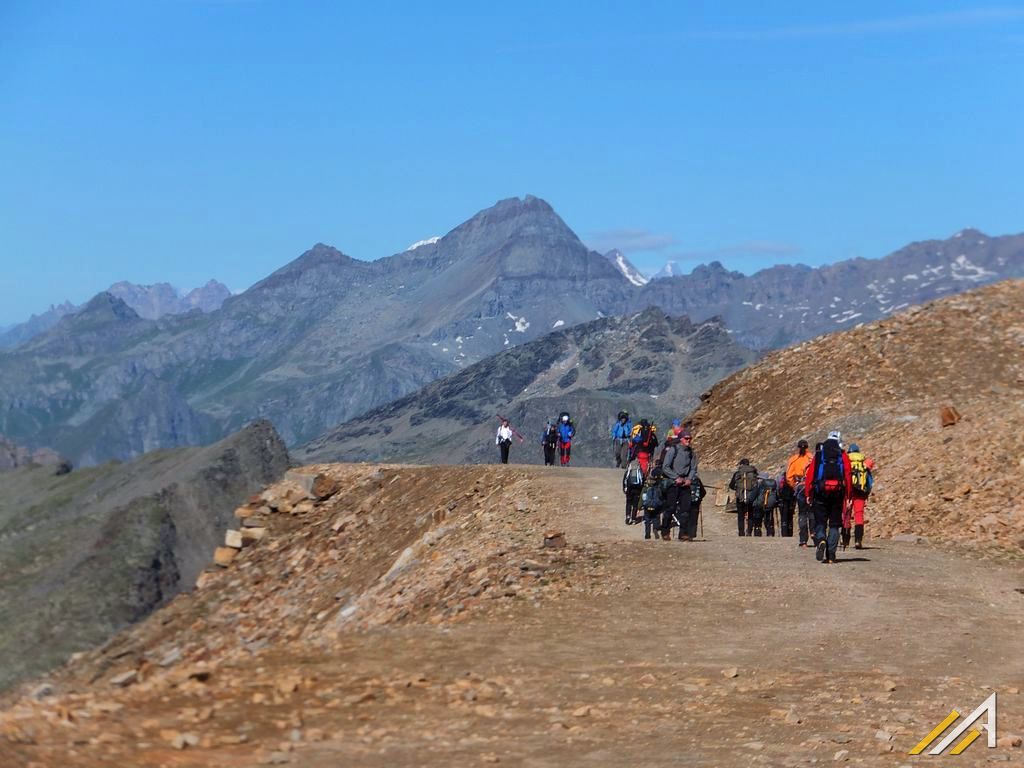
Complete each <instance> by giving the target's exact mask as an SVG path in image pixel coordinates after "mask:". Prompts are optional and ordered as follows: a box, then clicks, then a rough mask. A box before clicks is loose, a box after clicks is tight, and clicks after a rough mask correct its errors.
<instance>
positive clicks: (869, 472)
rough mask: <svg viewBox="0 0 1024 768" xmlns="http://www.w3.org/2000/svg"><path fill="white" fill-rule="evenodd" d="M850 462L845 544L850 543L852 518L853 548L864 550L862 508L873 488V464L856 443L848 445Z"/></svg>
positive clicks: (865, 504)
mask: <svg viewBox="0 0 1024 768" xmlns="http://www.w3.org/2000/svg"><path fill="white" fill-rule="evenodd" d="M846 458H847V459H848V460H849V462H850V496H849V499H848V500H847V502H846V503H847V507H848V509H847V513H846V517H847V519H846V524H845V525H844V526H843V536H844V538H845V542H846V543H847V544H849V541H850V520H849V518H850V517H851V516H852V517H853V548H854V549H863V548H864V508H865V507H866V506H867V503H868V496H870V495H871V489H872V488H873V487H874V484H875V479H874V468H875V462H874V461H873V460H871V459H869V458H868V457H867V456H865V455H864V454H863V453H861V451H860V447H859V446H858V445H857V444H856V443H850V450H849V451H848V452H847V454H846Z"/></svg>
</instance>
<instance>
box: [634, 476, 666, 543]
mask: <svg viewBox="0 0 1024 768" xmlns="http://www.w3.org/2000/svg"><path fill="white" fill-rule="evenodd" d="M664 482H665V477H664V475H663V474H662V472H661V467H655V468H654V469H652V470H651V471H650V472H649V473H648V474H647V476H646V478H645V479H644V487H643V490H642V491H641V492H640V507H641V508H642V509H643V512H644V538H645V539H649V538H651V533H652V532H653V533H654V538H655V539H660V538H661V515H662V512H663V510H664V508H665V491H664V487H663V486H664Z"/></svg>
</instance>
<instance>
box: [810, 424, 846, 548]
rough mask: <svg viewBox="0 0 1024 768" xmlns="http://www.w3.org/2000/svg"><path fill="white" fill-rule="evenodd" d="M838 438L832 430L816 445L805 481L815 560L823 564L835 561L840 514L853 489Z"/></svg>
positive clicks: (838, 435)
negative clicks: (824, 439)
mask: <svg viewBox="0 0 1024 768" xmlns="http://www.w3.org/2000/svg"><path fill="white" fill-rule="evenodd" d="M841 439H842V436H841V435H840V433H839V431H838V430H835V431H833V432H830V433H829V435H828V439H827V440H826V441H825V442H823V443H818V445H817V447H816V448H815V449H814V458H813V459H811V463H810V464H808V465H807V474H806V476H805V478H804V486H805V491H804V493H805V494H806V498H807V503H808V504H810V505H811V511H812V512H813V514H814V541H815V557H816V558H817V559H818V561H819V562H821V563H824V564H825V565H829V564H831V563H834V562H835V561H836V547H837V546H838V545H839V533H840V531H842V528H843V511H844V510H845V509H846V500H847V499H848V498H850V495H851V493H852V490H853V486H852V480H851V477H850V460H849V459H848V458H847V456H846V454H845V453H844V452H843V446H842V443H841V442H840V441H841ZM826 526H827V533H826Z"/></svg>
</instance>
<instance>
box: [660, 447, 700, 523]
mask: <svg viewBox="0 0 1024 768" xmlns="http://www.w3.org/2000/svg"><path fill="white" fill-rule="evenodd" d="M692 439H693V438H692V435H691V434H690V432H689V430H685V429H684V430H683V431H682V432H680V433H679V434H678V435H674V434H669V436H668V437H667V438H666V439H665V446H666V447H665V450H664V451H663V452H662V459H661V471H662V473H663V474H664V475H665V480H666V481H668V482H669V483H671V484H670V485H669V487H668V492H667V493H666V495H665V509H664V510H663V511H662V514H661V538H662V539H665V540H669V539H671V538H672V521H673V519H675V520H676V521H677V522H678V523H679V541H691V540H692V538H693V537H692V536H691V535H690V510H691V508H692V507H693V490H692V488H691V486H692V485H693V479H694V478H695V477H696V476H697V455H696V454H695V453H694V452H693V448H692V447H691V446H690V443H691V442H692Z"/></svg>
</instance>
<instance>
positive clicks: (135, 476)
mask: <svg viewBox="0 0 1024 768" xmlns="http://www.w3.org/2000/svg"><path fill="white" fill-rule="evenodd" d="M288 464H289V458H288V453H287V450H286V449H285V447H284V444H283V443H282V442H281V439H280V438H279V437H278V435H277V434H276V433H275V432H274V429H273V427H272V426H271V425H270V424H269V423H267V422H259V423H255V424H252V425H250V426H249V427H247V428H245V429H243V430H242V431H240V432H239V433H236V434H234V435H232V436H229V437H227V438H225V439H224V440H222V441H220V442H218V443H215V444H213V445H210V446H207V447H205V448H185V449H177V450H170V451H158V452H154V453H148V454H146V455H145V456H143V457H140V458H138V459H136V460H134V461H132V462H128V463H125V464H118V463H114V464H106V465H103V466H99V467H92V468H86V469H78V470H76V471H74V472H71V473H70V474H62V475H55V474H54V471H53V468H52V467H39V466H27V467H22V468H17V469H12V470H10V471H7V472H4V473H3V481H2V482H3V489H4V491H3V494H0V660H2V662H0V688H3V687H6V686H7V685H9V684H11V683H12V682H14V681H16V680H19V679H22V678H24V677H26V676H27V675H31V674H39V673H42V672H45V671H46V670H48V669H49V668H51V667H52V666H54V665H55V664H59V663H61V662H62V661H64V660H65V659H66V658H67V657H68V656H69V655H70V654H72V653H74V652H78V651H82V650H84V649H87V648H90V647H93V646H95V645H97V644H99V643H101V642H103V641H105V640H107V639H108V638H109V637H110V636H111V635H112V634H113V633H115V632H116V631H118V630H120V629H122V628H123V627H125V626H127V625H128V624H130V623H132V622H134V621H137V620H139V619H140V618H143V617H145V616H147V615H148V614H149V613H151V612H152V611H153V610H154V609H155V608H157V607H158V606H161V605H163V604H165V603H166V602H167V601H169V600H170V599H171V598H173V596H174V595H176V594H177V593H178V592H180V591H182V590H188V589H191V587H192V585H193V584H194V583H195V581H196V578H197V577H198V575H199V573H200V571H201V570H202V569H203V568H204V567H205V566H206V565H207V563H208V562H209V558H210V553H211V552H212V551H213V548H214V546H215V545H216V544H217V543H218V542H219V541H220V540H221V539H222V537H223V536H224V530H225V529H226V528H227V527H228V526H229V524H230V523H231V522H232V518H231V511H232V509H234V508H235V506H236V505H237V504H238V503H239V502H240V501H243V500H244V499H245V498H246V497H247V496H248V495H249V494H251V493H253V492H254V491H257V490H259V489H260V488H263V487H264V486H265V485H266V484H267V483H268V482H271V481H274V480H276V479H278V478H279V477H280V476H281V475H282V474H283V473H284V471H285V470H286V469H287V467H288Z"/></svg>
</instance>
